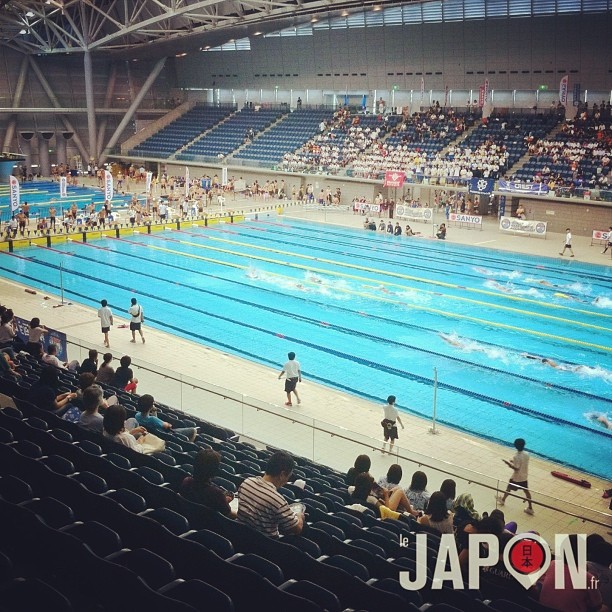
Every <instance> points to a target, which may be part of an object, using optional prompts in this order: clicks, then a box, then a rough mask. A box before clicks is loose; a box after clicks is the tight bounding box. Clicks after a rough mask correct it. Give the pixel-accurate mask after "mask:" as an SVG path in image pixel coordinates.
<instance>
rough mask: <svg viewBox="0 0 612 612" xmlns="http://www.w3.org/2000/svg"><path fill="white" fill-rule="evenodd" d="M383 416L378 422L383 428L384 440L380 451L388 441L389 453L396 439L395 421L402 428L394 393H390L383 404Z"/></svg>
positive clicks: (383, 450)
mask: <svg viewBox="0 0 612 612" xmlns="http://www.w3.org/2000/svg"><path fill="white" fill-rule="evenodd" d="M383 410H384V413H385V414H384V416H385V418H384V419H383V420H382V421H381V422H380V424H381V425H382V428H383V435H384V438H385V439H384V442H383V445H382V449H381V451H382V452H383V453H384V452H385V445H386V444H387V442H389V453H391V451H392V450H393V443H394V442H395V441H396V440H397V438H398V435H397V423H399V424H400V425H401V426H402V429H404V424H403V423H402V419H400V416H399V412H398V411H397V408H396V407H395V395H390V396H389V397H388V398H387V405H386V406H383Z"/></svg>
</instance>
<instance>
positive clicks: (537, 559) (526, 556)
mask: <svg viewBox="0 0 612 612" xmlns="http://www.w3.org/2000/svg"><path fill="white" fill-rule="evenodd" d="M508 560H509V561H510V565H511V566H512V569H514V570H515V571H516V572H518V573H520V574H532V573H533V572H537V571H539V570H540V569H542V567H543V566H544V563H545V562H546V552H545V551H544V546H543V545H542V544H541V543H540V542H538V541H537V540H532V539H531V538H529V537H525V538H522V539H520V540H517V541H516V542H514V543H513V544H512V547H511V548H510V552H509V554H508Z"/></svg>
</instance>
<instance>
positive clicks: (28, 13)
mask: <svg viewBox="0 0 612 612" xmlns="http://www.w3.org/2000/svg"><path fill="white" fill-rule="evenodd" d="M26 17H34V13H33V12H32V11H28V12H27V13H26Z"/></svg>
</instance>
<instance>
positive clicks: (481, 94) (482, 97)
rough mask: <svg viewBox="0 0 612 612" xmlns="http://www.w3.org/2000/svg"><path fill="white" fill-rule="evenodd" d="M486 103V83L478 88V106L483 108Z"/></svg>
mask: <svg viewBox="0 0 612 612" xmlns="http://www.w3.org/2000/svg"><path fill="white" fill-rule="evenodd" d="M484 103H485V87H484V85H481V86H480V87H479V88H478V106H479V107H480V108H482V107H483V106H484Z"/></svg>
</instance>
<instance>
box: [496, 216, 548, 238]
mask: <svg viewBox="0 0 612 612" xmlns="http://www.w3.org/2000/svg"><path fill="white" fill-rule="evenodd" d="M499 229H500V230H501V231H502V232H514V233H517V234H536V235H537V236H546V221H535V220H534V221H528V220H526V219H515V218H514V217H502V218H501V219H500V220H499Z"/></svg>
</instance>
